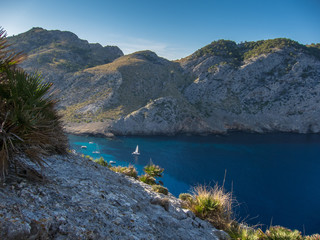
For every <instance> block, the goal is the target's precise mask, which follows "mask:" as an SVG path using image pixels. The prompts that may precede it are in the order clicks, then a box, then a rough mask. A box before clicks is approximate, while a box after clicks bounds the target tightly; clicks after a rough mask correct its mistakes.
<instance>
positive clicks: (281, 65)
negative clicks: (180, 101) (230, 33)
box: [180, 39, 320, 133]
mask: <svg viewBox="0 0 320 240" xmlns="http://www.w3.org/2000/svg"><path fill="white" fill-rule="evenodd" d="M180 63H181V65H182V67H183V68H184V69H185V71H187V72H190V73H193V74H195V75H196V79H195V81H194V82H193V83H192V84H191V85H189V86H188V87H187V88H186V89H185V91H184V92H183V93H184V96H185V97H186V99H187V100H188V101H189V102H190V103H191V104H193V105H196V106H198V109H199V112H200V113H201V115H202V116H204V118H205V119H206V122H207V123H208V124H209V125H210V127H211V128H212V129H215V130H218V131H225V130H228V129H235V130H248V131H255V132H265V131H284V132H302V133H306V132H319V131H320V124H319V121H318V119H320V107H319V101H320V51H319V49H318V48H315V47H307V46H304V45H302V44H299V43H297V42H295V41H292V40H289V39H273V40H266V41H258V42H246V43H241V44H236V43H235V42H232V41H224V40H220V41H216V42H213V43H211V44H209V45H208V46H206V47H204V48H202V49H200V50H198V51H196V52H195V53H194V54H192V55H191V56H189V57H187V58H185V59H182V60H181V61H180Z"/></svg>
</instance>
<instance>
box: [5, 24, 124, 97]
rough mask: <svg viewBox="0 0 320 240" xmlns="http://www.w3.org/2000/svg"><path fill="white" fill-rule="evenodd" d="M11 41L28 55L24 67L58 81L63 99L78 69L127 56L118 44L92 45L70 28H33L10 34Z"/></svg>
mask: <svg viewBox="0 0 320 240" xmlns="http://www.w3.org/2000/svg"><path fill="white" fill-rule="evenodd" d="M8 41H9V42H10V43H11V44H12V48H13V49H15V50H16V51H22V52H23V53H25V54H26V55H27V59H26V60H25V61H24V62H23V63H22V64H21V67H22V68H24V69H25V70H27V71H28V72H35V71H37V72H40V73H41V74H42V75H43V77H44V78H45V80H47V81H49V82H52V83H53V84H54V86H55V88H56V89H57V90H58V91H57V93H58V97H59V98H60V97H61V98H62V97H63V95H64V94H65V93H64V92H63V91H62V90H66V89H69V88H70V81H68V80H69V79H70V78H71V77H72V76H73V74H74V73H75V72H77V71H79V70H82V69H86V68H88V67H94V66H97V65H101V64H105V63H109V62H112V61H113V60H115V59H116V58H118V57H121V56H123V53H122V51H121V50H120V49H119V48H118V47H115V46H106V47H102V46H101V45H100V44H91V43H88V41H86V40H81V39H79V38H78V37H77V36H76V35H75V34H74V33H71V32H67V31H59V30H52V31H48V30H45V29H42V28H32V29H31V30H29V31H27V32H25V33H22V34H19V35H17V36H14V37H9V38H8Z"/></svg>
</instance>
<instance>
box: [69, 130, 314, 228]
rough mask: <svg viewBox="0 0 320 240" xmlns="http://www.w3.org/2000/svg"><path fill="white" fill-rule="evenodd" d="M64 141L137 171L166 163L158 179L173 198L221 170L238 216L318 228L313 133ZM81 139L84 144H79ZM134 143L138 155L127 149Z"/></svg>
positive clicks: (219, 179) (217, 178)
mask: <svg viewBox="0 0 320 240" xmlns="http://www.w3.org/2000/svg"><path fill="white" fill-rule="evenodd" d="M69 140H70V145H71V148H72V149H75V150H76V151H77V152H80V153H83V154H85V155H90V156H92V157H94V158H98V157H101V156H102V157H103V158H104V159H106V160H107V161H108V162H109V161H115V162H116V163H115V165H122V166H126V165H128V164H134V165H135V166H136V168H137V169H138V171H139V173H140V174H141V173H142V169H143V166H145V165H147V164H148V163H149V162H150V159H151V160H152V162H153V163H155V164H157V165H159V166H161V167H163V168H164V169H165V171H164V176H163V178H162V179H161V180H162V181H163V182H164V185H165V186H166V187H167V188H168V189H169V191H170V192H171V193H172V194H174V195H175V196H179V194H180V193H182V192H189V191H191V188H192V187H193V186H196V185H197V184H207V185H212V186H214V185H215V184H216V183H219V184H220V185H222V184H223V181H224V176H226V178H225V184H224V186H225V189H226V190H227V191H232V192H233V196H234V197H235V198H236V199H237V203H236V207H235V212H236V214H237V218H238V219H239V220H245V221H246V222H248V223H250V224H262V226H263V227H266V226H269V225H270V224H272V225H282V226H284V227H288V228H291V229H298V230H300V231H302V232H303V233H305V234H312V233H320V174H319V173H320V157H319V156H320V135H315V134H313V135H299V134H266V135H259V134H244V133H233V134H230V135H228V136H209V137H200V136H177V137H164V136H160V137H117V138H115V139H105V138H97V137H84V136H74V135H69ZM89 142H93V143H89ZM83 145H85V146H87V149H81V146H83ZM136 145H139V148H140V153H141V155H140V156H133V155H132V154H131V153H132V152H133V151H134V150H135V147H136ZM94 151H99V152H100V154H96V153H93V152H94Z"/></svg>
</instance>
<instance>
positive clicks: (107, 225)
mask: <svg viewBox="0 0 320 240" xmlns="http://www.w3.org/2000/svg"><path fill="white" fill-rule="evenodd" d="M20 160H21V161H23V158H22V157H20ZM45 161H46V162H47V165H48V166H47V167H46V169H45V171H44V172H43V174H44V177H45V179H44V181H43V182H35V181H31V180H27V179H25V178H20V177H18V176H16V175H9V176H8V178H7V180H6V183H1V185H0V197H1V203H0V239H7V240H13V239H19V240H24V239H26V240H27V239H28V240H30V239H43V240H44V239H57V240H58V239H59V240H62V239H72V240H74V239H203V240H205V239H206V240H207V239H213V240H218V239H227V238H226V236H227V235H226V234H225V233H224V232H222V231H219V230H217V229H215V228H213V227H212V226H211V225H210V224H209V223H208V222H206V221H202V220H201V219H199V218H197V217H195V216H194V214H193V213H192V212H190V211H189V210H186V209H183V208H181V202H180V200H179V199H176V198H175V197H173V196H172V195H170V194H169V195H168V196H166V195H163V194H160V193H155V192H154V191H152V189H151V187H150V186H149V185H146V184H144V183H142V182H140V181H138V180H135V179H133V178H130V177H126V176H124V175H121V174H118V173H115V172H112V171H111V170H109V169H108V168H107V167H102V166H100V165H99V164H97V163H95V162H93V161H91V160H88V159H86V158H82V157H80V156H77V155H69V156H67V157H62V156H51V157H48V158H46V159H45ZM25 162H26V164H27V163H28V161H27V159H25ZM33 167H35V166H33ZM12 172H14V171H12Z"/></svg>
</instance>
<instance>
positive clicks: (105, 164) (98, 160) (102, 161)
mask: <svg viewBox="0 0 320 240" xmlns="http://www.w3.org/2000/svg"><path fill="white" fill-rule="evenodd" d="M93 161H94V162H96V163H98V164H99V165H101V166H104V167H109V168H110V167H111V164H109V163H108V162H107V161H105V160H104V159H103V157H100V158H98V159H95V160H93Z"/></svg>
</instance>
